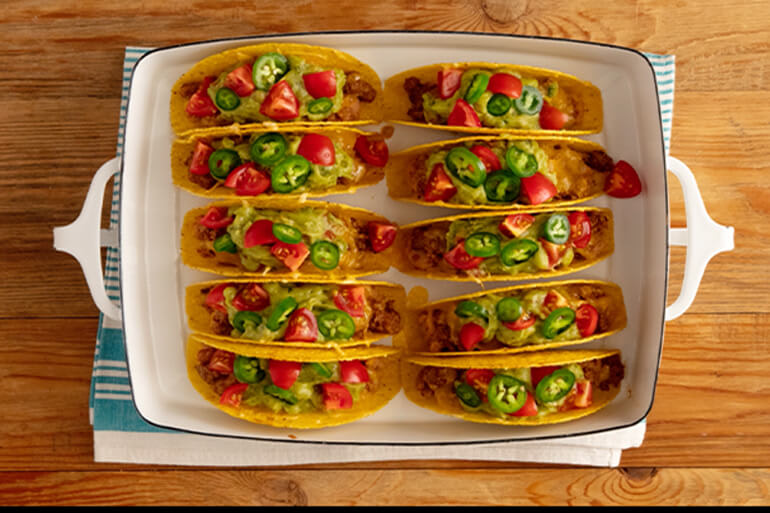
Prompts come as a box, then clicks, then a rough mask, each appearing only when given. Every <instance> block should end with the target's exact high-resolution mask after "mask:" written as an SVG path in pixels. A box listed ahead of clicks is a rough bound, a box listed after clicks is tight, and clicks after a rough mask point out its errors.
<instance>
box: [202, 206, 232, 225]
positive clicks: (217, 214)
mask: <svg viewBox="0 0 770 513" xmlns="http://www.w3.org/2000/svg"><path fill="white" fill-rule="evenodd" d="M234 219H235V216H229V217H228V215H227V207H210V208H209V209H208V211H207V212H206V213H205V214H204V215H203V217H201V220H200V221H199V222H200V224H202V225H203V226H205V227H206V228H211V229H212V230H218V229H220V228H225V227H227V226H229V225H230V223H232V222H233V220H234Z"/></svg>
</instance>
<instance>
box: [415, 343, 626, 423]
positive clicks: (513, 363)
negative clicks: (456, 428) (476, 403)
mask: <svg viewBox="0 0 770 513" xmlns="http://www.w3.org/2000/svg"><path fill="white" fill-rule="evenodd" d="M594 362H596V363H594ZM572 363H576V364H584V365H586V364H588V365H591V366H605V368H606V367H607V366H609V367H610V370H608V371H604V372H601V371H596V372H595V373H594V374H595V375H593V376H592V377H591V378H588V375H586V378H588V379H590V381H591V382H592V395H593V400H592V402H591V404H590V406H588V407H585V408H577V409H571V410H567V411H562V412H558V411H557V412H553V413H542V414H538V415H536V416H531V417H514V416H508V415H505V416H504V417H498V416H493V415H490V414H487V413H485V412H483V411H475V412H474V411H468V410H465V409H464V408H463V407H462V406H461V405H460V401H459V400H458V399H457V397H456V395H455V391H454V384H453V383H454V379H452V380H449V381H446V382H445V383H444V384H442V385H440V386H438V387H437V388H436V389H435V390H431V389H430V387H426V386H423V385H422V383H424V382H425V379H426V377H425V374H421V373H422V372H430V371H424V369H426V368H431V367H433V368H445V369H456V370H457V374H456V377H457V379H459V376H460V372H462V370H465V369H518V368H527V367H529V368H531V367H545V366H561V365H568V364H572ZM581 366H583V365H581ZM599 368H600V369H601V367H599ZM602 370H603V369H602ZM401 371H402V374H401V379H402V382H403V387H404V393H405V394H406V397H407V398H408V399H409V400H410V401H412V402H413V403H415V404H416V405H418V406H421V407H423V408H426V409H429V410H433V411H435V412H437V413H441V414H444V415H451V416H453V417H457V418H460V419H463V420H467V421H470V422H479V423H486V424H502V425H511V426H538V425H544V424H555V423H560V422H568V421H571V420H575V419H578V418H581V417H585V416H587V415H591V414H592V413H595V412H597V411H599V410H601V409H602V408H604V407H605V406H607V405H608V404H609V403H610V402H611V401H612V400H613V399H614V398H615V396H617V394H618V392H619V391H620V383H619V380H620V379H622V376H623V375H624V367H623V364H622V362H621V361H620V351H618V350H612V349H611V350H573V351H569V350H555V351H540V352H537V353H526V354H521V355H511V356H507V355H487V356H483V355H482V356H461V357H440V356H433V357H429V356H413V357H409V358H405V359H404V360H403V362H402V366H401ZM613 371H614V372H615V374H613ZM449 372H450V373H451V371H449ZM603 374H606V376H605V375H603ZM444 378H446V375H445V376H444Z"/></svg>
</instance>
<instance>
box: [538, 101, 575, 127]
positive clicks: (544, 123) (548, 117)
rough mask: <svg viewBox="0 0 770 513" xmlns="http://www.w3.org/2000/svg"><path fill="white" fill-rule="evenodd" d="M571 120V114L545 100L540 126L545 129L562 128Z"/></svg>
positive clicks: (541, 110) (541, 111)
mask: <svg viewBox="0 0 770 513" xmlns="http://www.w3.org/2000/svg"><path fill="white" fill-rule="evenodd" d="M567 121H569V116H568V115H567V114H566V113H565V112H562V111H560V110H559V109H557V108H556V107H553V106H552V105H550V104H549V103H548V102H543V108H542V109H540V128H544V129H545V130H561V129H562V128H564V125H566V124H567Z"/></svg>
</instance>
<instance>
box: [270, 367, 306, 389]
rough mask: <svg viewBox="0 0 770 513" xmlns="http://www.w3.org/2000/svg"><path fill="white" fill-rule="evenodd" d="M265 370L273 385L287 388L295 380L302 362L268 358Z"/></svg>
mask: <svg viewBox="0 0 770 513" xmlns="http://www.w3.org/2000/svg"><path fill="white" fill-rule="evenodd" d="M267 370H268V372H269V373H270V379H271V380H272V381H273V385H275V386H277V387H279V388H283V389H284V390H288V389H290V388H291V386H292V385H293V384H294V382H295V381H297V378H298V377H299V373H300V371H301V370H302V363H301V362H287V361H284V360H270V361H269V362H268V364H267Z"/></svg>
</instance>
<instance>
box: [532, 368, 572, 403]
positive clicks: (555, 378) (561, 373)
mask: <svg viewBox="0 0 770 513" xmlns="http://www.w3.org/2000/svg"><path fill="white" fill-rule="evenodd" d="M574 384H575V375H574V374H573V373H572V372H570V371H569V370H567V369H559V370H556V371H553V372H552V373H551V374H549V375H548V376H546V377H544V378H543V379H541V380H540V383H538V384H537V388H536V389H535V398H536V399H537V400H538V401H539V402H541V403H550V402H553V401H558V400H559V399H561V398H562V397H564V396H565V395H567V394H569V391H570V390H572V385H574Z"/></svg>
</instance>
